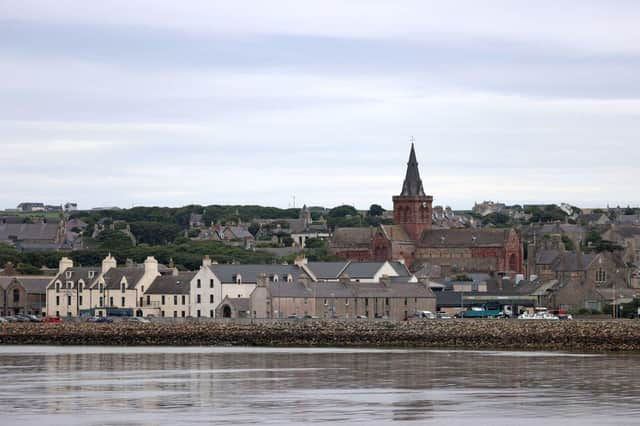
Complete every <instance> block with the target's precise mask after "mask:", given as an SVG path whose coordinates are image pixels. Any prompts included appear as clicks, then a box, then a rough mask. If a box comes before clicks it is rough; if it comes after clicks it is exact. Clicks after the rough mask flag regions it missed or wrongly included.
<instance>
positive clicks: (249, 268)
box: [209, 264, 301, 284]
mask: <svg viewBox="0 0 640 426" xmlns="http://www.w3.org/2000/svg"><path fill="white" fill-rule="evenodd" d="M209 269H210V270H211V272H213V273H214V274H215V275H216V277H218V279H219V280H220V281H221V282H222V283H235V282H236V276H237V275H238V274H240V276H241V278H242V284H255V283H256V282H257V280H258V276H259V275H260V274H267V277H272V276H274V275H276V274H277V275H278V277H279V278H280V279H283V278H286V277H287V275H289V274H291V275H292V277H293V279H294V280H297V279H298V277H299V276H300V273H301V270H300V268H298V267H297V266H295V265H228V264H213V265H211V266H209Z"/></svg>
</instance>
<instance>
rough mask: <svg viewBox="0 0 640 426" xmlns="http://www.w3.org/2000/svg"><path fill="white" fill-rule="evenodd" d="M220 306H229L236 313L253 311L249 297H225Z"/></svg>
mask: <svg viewBox="0 0 640 426" xmlns="http://www.w3.org/2000/svg"><path fill="white" fill-rule="evenodd" d="M220 305H229V306H231V307H232V308H234V310H236V311H242V312H246V311H249V310H250V309H251V300H250V299H249V298H248V297H237V298H232V297H228V296H227V297H225V298H224V299H223V300H222V303H221V304H220Z"/></svg>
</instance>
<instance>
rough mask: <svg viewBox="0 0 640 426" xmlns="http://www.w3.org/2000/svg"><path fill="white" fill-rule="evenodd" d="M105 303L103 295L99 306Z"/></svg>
mask: <svg viewBox="0 0 640 426" xmlns="http://www.w3.org/2000/svg"><path fill="white" fill-rule="evenodd" d="M103 304H104V297H101V298H100V303H99V305H98V306H100V307H102V306H103Z"/></svg>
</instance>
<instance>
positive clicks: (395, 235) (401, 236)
mask: <svg viewBox="0 0 640 426" xmlns="http://www.w3.org/2000/svg"><path fill="white" fill-rule="evenodd" d="M380 229H381V230H382V232H383V233H384V236H385V237H386V238H387V239H389V240H393V241H411V238H409V235H408V234H407V231H405V229H404V226H402V225H380Z"/></svg>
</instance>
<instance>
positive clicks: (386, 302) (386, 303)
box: [384, 297, 389, 306]
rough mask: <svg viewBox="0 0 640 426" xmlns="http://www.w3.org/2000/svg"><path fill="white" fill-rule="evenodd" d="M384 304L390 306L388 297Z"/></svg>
mask: <svg viewBox="0 0 640 426" xmlns="http://www.w3.org/2000/svg"><path fill="white" fill-rule="evenodd" d="M384 304H385V305H387V306H389V298H388V297H387V298H385V299H384Z"/></svg>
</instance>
